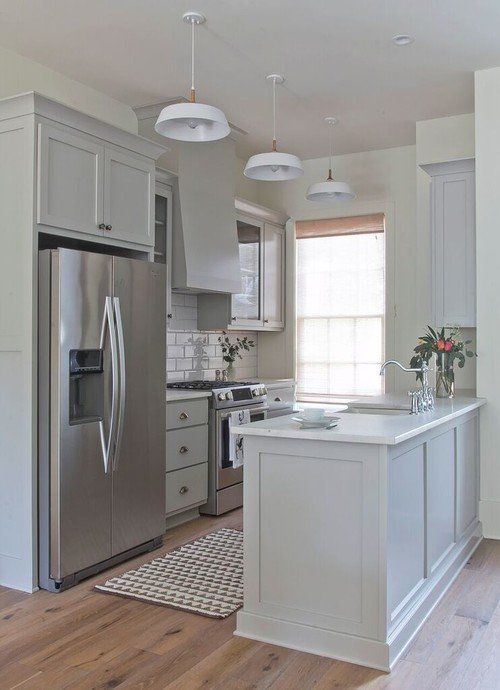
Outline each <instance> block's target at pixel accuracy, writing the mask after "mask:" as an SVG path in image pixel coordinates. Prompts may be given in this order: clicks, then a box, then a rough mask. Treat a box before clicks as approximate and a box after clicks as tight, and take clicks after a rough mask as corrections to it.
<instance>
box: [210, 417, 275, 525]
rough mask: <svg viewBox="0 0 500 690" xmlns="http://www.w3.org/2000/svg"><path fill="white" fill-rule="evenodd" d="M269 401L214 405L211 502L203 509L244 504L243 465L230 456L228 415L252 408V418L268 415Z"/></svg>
mask: <svg viewBox="0 0 500 690" xmlns="http://www.w3.org/2000/svg"><path fill="white" fill-rule="evenodd" d="M268 409H269V406H268V405H267V404H257V405H238V406H236V407H232V408H231V409H223V410H217V409H213V408H212V409H211V410H210V418H209V425H208V436H209V450H208V466H209V471H208V502H207V504H206V505H204V506H203V507H202V508H200V512H201V513H208V514H209V515H221V514H222V513H226V512H227V511H229V510H233V509H234V508H239V507H240V506H242V505H243V467H237V468H236V469H235V468H234V467H233V465H232V463H231V461H230V459H229V417H230V415H231V412H234V411H238V410H249V411H250V421H251V422H258V421H260V420H262V419H266V418H267V411H268Z"/></svg>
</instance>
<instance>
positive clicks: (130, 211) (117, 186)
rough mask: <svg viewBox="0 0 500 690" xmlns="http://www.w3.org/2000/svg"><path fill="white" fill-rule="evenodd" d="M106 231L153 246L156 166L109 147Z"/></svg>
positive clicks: (107, 157) (116, 237)
mask: <svg viewBox="0 0 500 690" xmlns="http://www.w3.org/2000/svg"><path fill="white" fill-rule="evenodd" d="M105 171H106V172H105V180H104V220H105V223H106V225H109V226H111V229H110V230H107V231H105V234H107V235H109V236H110V237H113V238H115V239H119V240H126V241H127V242H135V243H136V244H145V245H149V246H151V245H154V172H155V171H154V165H153V163H152V162H151V163H150V162H148V161H147V160H141V159H140V158H138V157H136V156H133V155H132V154H128V153H126V152H121V151H115V150H112V149H106V168H105Z"/></svg>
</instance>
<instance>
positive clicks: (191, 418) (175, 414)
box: [167, 398, 208, 429]
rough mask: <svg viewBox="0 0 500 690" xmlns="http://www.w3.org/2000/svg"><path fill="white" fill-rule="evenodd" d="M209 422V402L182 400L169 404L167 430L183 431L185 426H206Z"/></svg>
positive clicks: (205, 400)
mask: <svg viewBox="0 0 500 690" xmlns="http://www.w3.org/2000/svg"><path fill="white" fill-rule="evenodd" d="M207 421H208V401H207V399H206V398H202V399H200V400H181V401H179V402H177V401H176V402H169V403H167V429H182V427H185V426H196V425H198V424H206V423H207Z"/></svg>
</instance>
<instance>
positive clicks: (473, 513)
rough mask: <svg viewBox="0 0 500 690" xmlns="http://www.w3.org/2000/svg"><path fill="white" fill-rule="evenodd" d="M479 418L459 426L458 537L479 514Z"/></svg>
mask: <svg viewBox="0 0 500 690" xmlns="http://www.w3.org/2000/svg"><path fill="white" fill-rule="evenodd" d="M478 456H479V446H478V418H477V417H474V418H473V419H469V420H468V421H467V422H464V423H463V424H460V425H459V426H457V538H460V537H461V536H462V535H463V533H464V532H465V531H466V529H467V528H468V527H470V525H471V524H472V522H474V520H475V519H476V518H477V514H478V466H477V463H478Z"/></svg>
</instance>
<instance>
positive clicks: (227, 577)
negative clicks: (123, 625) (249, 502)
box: [95, 529, 243, 618]
mask: <svg viewBox="0 0 500 690" xmlns="http://www.w3.org/2000/svg"><path fill="white" fill-rule="evenodd" d="M95 589H97V590H98V591H99V592H107V593H109V594H118V595H120V596H124V597H130V598H132V599H139V600H140V601H147V602H150V603H151V604H160V605H162V606H170V607H171V608H174V609H181V610H183V611H191V612H192V613H199V614H201V615H202V616H210V617H211V618H226V617H227V616H229V615H230V614H231V613H233V612H234V611H236V610H237V609H239V608H240V607H241V606H242V605H243V533H242V532H240V531H239V530H235V529H220V530H218V531H217V532H212V533H211V534H207V536H205V537H201V539H197V540H196V541H194V542H192V543H191V544H185V545H184V546H181V547H180V548H178V549H176V550H175V551H171V552H170V553H167V554H165V555H164V556H160V557H159V558H155V559H154V560H153V561H150V562H149V563H145V564H144V565H141V567H140V568H137V570H129V571H128V572H126V573H123V575H120V576H119V577H113V578H111V580H107V582H105V583H104V584H103V585H96V587H95Z"/></svg>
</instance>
